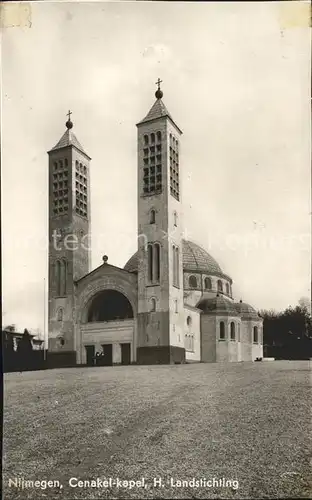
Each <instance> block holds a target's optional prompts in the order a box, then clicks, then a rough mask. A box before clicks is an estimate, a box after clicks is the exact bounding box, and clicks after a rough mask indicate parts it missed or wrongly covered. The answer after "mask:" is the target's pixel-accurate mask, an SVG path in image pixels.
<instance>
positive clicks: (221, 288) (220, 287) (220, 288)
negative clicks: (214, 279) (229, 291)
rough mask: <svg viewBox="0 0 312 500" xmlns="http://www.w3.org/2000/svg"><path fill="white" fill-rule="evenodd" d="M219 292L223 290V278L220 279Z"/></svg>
mask: <svg viewBox="0 0 312 500" xmlns="http://www.w3.org/2000/svg"><path fill="white" fill-rule="evenodd" d="M218 292H223V283H222V281H221V280H218Z"/></svg>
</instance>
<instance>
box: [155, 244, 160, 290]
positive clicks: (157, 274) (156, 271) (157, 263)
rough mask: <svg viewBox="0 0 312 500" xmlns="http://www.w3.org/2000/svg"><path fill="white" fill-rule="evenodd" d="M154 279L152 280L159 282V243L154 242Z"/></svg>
mask: <svg viewBox="0 0 312 500" xmlns="http://www.w3.org/2000/svg"><path fill="white" fill-rule="evenodd" d="M154 249H155V279H154V281H156V282H159V278H160V245H159V243H155V245H154Z"/></svg>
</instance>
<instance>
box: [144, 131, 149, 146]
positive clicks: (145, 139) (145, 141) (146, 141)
mask: <svg viewBox="0 0 312 500" xmlns="http://www.w3.org/2000/svg"><path fill="white" fill-rule="evenodd" d="M144 144H145V145H147V144H148V135H146V134H145V135H144Z"/></svg>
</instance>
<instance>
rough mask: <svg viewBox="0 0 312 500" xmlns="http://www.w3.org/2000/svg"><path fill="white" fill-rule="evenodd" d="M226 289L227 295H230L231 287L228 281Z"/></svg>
mask: <svg viewBox="0 0 312 500" xmlns="http://www.w3.org/2000/svg"><path fill="white" fill-rule="evenodd" d="M225 290H226V293H227V295H230V287H229V284H228V283H226V285H225Z"/></svg>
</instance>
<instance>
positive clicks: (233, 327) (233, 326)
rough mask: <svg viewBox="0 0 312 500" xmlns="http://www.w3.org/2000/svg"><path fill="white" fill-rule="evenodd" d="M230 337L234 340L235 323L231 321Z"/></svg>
mask: <svg viewBox="0 0 312 500" xmlns="http://www.w3.org/2000/svg"><path fill="white" fill-rule="evenodd" d="M230 330H231V331H230V338H231V340H235V323H234V322H233V321H232V322H231V326H230Z"/></svg>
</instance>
